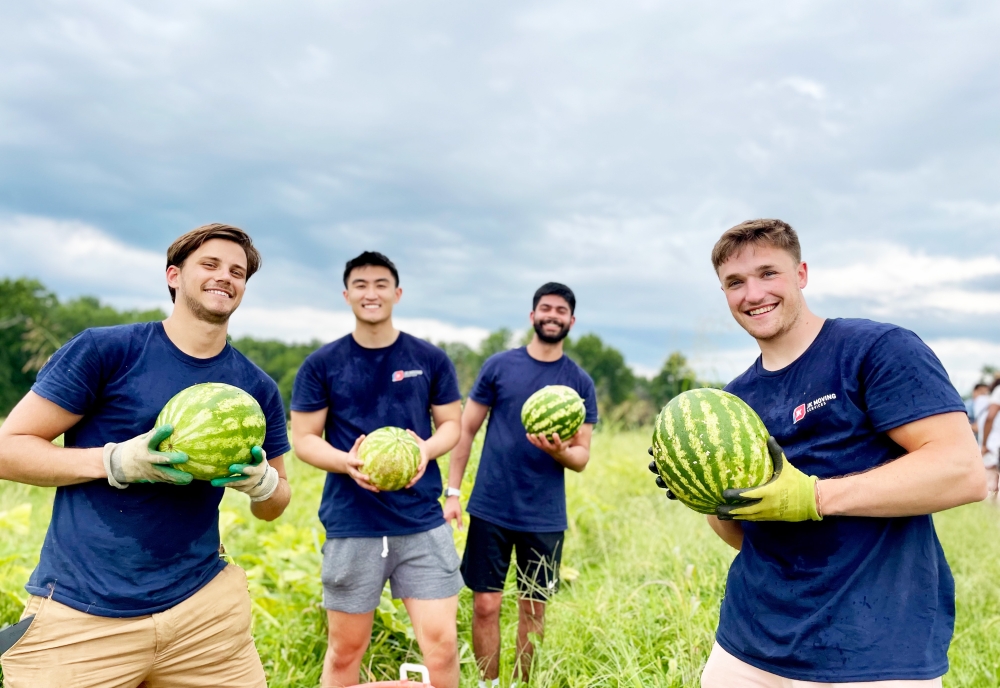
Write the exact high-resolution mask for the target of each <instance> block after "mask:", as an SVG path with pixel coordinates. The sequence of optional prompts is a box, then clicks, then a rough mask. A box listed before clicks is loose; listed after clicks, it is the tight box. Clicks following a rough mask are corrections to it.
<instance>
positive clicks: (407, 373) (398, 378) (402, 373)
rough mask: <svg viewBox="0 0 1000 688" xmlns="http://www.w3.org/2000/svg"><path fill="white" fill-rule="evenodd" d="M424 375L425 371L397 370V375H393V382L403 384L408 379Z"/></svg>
mask: <svg viewBox="0 0 1000 688" xmlns="http://www.w3.org/2000/svg"><path fill="white" fill-rule="evenodd" d="M423 374H424V371H422V370H397V371H396V372H395V373H393V374H392V381H393V382H402V381H403V380H405V379H406V378H408V377H417V376H418V375H423Z"/></svg>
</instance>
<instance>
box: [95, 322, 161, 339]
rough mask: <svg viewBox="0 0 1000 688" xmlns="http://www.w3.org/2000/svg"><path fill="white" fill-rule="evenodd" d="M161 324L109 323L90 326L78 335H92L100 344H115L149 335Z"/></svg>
mask: <svg viewBox="0 0 1000 688" xmlns="http://www.w3.org/2000/svg"><path fill="white" fill-rule="evenodd" d="M158 326H160V323H159V321H155V320H154V321H152V322H139V323H129V324H127V325H107V326H105V327H88V328H87V329H86V330H83V332H81V333H80V334H79V335H77V336H87V337H90V338H91V340H92V341H93V342H95V343H96V344H98V345H114V344H118V343H126V344H127V343H131V342H134V341H136V340H137V339H141V338H144V337H148V336H149V335H150V334H152V333H153V332H154V331H155V330H156V328H157V327H158Z"/></svg>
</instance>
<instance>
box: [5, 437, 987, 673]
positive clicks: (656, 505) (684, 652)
mask: <svg viewBox="0 0 1000 688" xmlns="http://www.w3.org/2000/svg"><path fill="white" fill-rule="evenodd" d="M648 443H649V436H648V433H641V432H627V433H610V432H598V433H597V434H596V435H595V437H594V449H593V458H592V459H591V464H590V466H589V467H588V468H587V470H586V471H585V472H584V473H583V474H580V475H576V474H569V475H568V477H567V486H568V488H567V489H568V500H569V513H570V532H569V533H568V537H567V543H566V552H565V564H566V566H567V567H569V568H570V569H572V570H573V571H569V570H566V571H564V575H565V576H567V577H569V576H572V574H573V573H574V572H575V573H577V574H578V575H577V576H576V577H575V579H574V580H572V581H571V582H568V583H566V584H565V587H564V589H563V591H562V592H561V593H560V594H559V595H558V596H557V597H556V598H555V600H554V601H553V602H552V603H551V604H550V607H549V611H548V616H547V634H546V637H545V639H544V642H543V643H542V644H541V646H540V650H539V652H538V654H537V658H536V664H535V673H534V681H533V683H534V684H535V685H538V686H545V687H546V688H548V687H556V686H566V687H568V688H570V687H571V688H582V687H584V686H635V687H636V688H638V687H640V686H644V687H650V686H697V685H698V677H699V675H700V671H701V667H702V665H703V664H704V662H705V659H706V658H707V656H708V651H709V650H710V648H711V646H712V638H713V632H714V628H715V624H716V622H717V619H718V612H719V600H720V598H721V596H722V592H723V589H724V585H725V577H726V570H727V568H728V565H729V562H730V561H731V560H732V557H733V555H734V553H733V552H732V550H730V549H729V548H728V547H727V546H726V545H724V544H723V543H722V542H721V541H719V540H718V539H717V538H716V537H715V535H714V534H712V532H711V531H710V530H709V528H708V526H707V525H706V524H705V523H704V520H703V517H701V516H699V515H698V514H695V513H693V512H690V511H688V510H687V509H685V508H684V507H682V506H680V505H678V504H676V503H669V502H668V501H667V500H666V499H665V498H664V497H663V495H662V493H661V492H660V491H659V490H657V489H656V488H655V487H654V486H653V482H652V479H651V477H650V476H649V474H648V473H647V471H646V468H645V464H646V463H647V461H648V458H647V457H646V453H645V452H646V447H647V446H648ZM288 464H289V473H290V478H291V482H292V486H293V490H294V496H293V500H292V504H291V506H290V507H289V509H288V511H287V512H286V513H285V515H284V516H282V518H280V519H279V520H278V521H276V522H275V523H263V522H260V521H256V520H255V519H253V518H252V517H251V516H250V512H249V508H248V506H247V503H246V500H245V498H242V495H237V494H229V495H227V497H226V499H225V501H224V502H223V508H222V518H221V527H222V537H223V542H224V543H225V546H226V550H227V552H228V553H229V555H231V556H232V557H233V559H234V560H235V561H236V562H237V563H239V564H240V565H241V566H243V567H244V568H245V569H246V570H247V571H248V573H249V577H250V581H251V592H252V595H253V599H254V614H255V637H256V639H257V647H258V649H259V651H260V654H261V657H262V658H263V660H264V664H265V667H266V669H267V673H268V676H269V680H270V682H269V685H270V686H271V687H272V688H284V687H291V686H295V687H296V688H300V687H312V686H317V685H318V683H319V680H318V679H319V671H320V662H321V658H322V654H323V651H324V648H325V622H324V614H323V611H322V609H321V608H320V606H319V602H320V583H319V568H320V554H319V548H320V544H321V542H322V540H323V533H322V531H321V528H320V526H319V522H318V520H317V518H316V509H317V506H318V504H319V496H320V491H321V489H322V483H323V475H322V474H321V473H320V472H319V471H317V470H315V469H313V468H311V467H309V466H306V465H305V464H302V463H300V462H298V461H296V460H290V461H288ZM471 472H472V471H471V470H470V473H471ZM466 482H467V484H466V486H465V488H466V489H465V490H464V492H465V493H466V494H468V488H469V487H470V486H471V482H472V476H471V475H469V476H467V481H466ZM51 498H52V490H46V489H40V488H31V487H26V486H23V485H16V484H12V483H0V533H3V537H2V538H0V625H5V624H6V623H9V622H11V621H14V620H16V618H17V616H18V615H19V613H20V610H21V606H22V604H23V601H24V599H25V593H24V590H23V588H22V586H23V584H24V581H25V580H26V578H27V576H28V573H29V572H30V570H31V568H32V567H33V565H34V563H35V561H36V559H37V554H38V550H39V547H40V545H41V541H42V537H43V536H44V533H45V527H46V524H47V522H48V518H49V510H50V503H51ZM936 522H937V526H938V531H939V533H940V536H941V540H942V541H943V543H944V547H945V550H946V552H947V554H948V559H949V561H950V562H951V566H952V569H953V571H954V573H955V579H956V584H957V589H958V619H957V627H956V633H955V639H954V642H953V643H952V646H951V663H952V669H951V672H950V673H949V674H948V675H947V676H946V677H945V685H946V686H949V687H954V688H957V687H959V686H962V687H967V686H968V687H971V686H983V687H987V686H991V687H992V686H997V685H1000V585H998V581H997V578H998V577H1000V539H998V537H997V536H998V534H1000V513H998V512H997V510H996V509H995V508H993V507H992V505H988V504H975V505H971V506H967V507H963V508H960V509H955V510H953V511H950V512H946V513H944V514H940V515H939V516H938V517H937V518H936ZM456 541H457V542H458V544H459V545H460V546H461V544H462V534H461V533H459V534H458V536H457V538H456ZM461 601H462V604H461V611H460V614H459V637H460V642H461V648H462V650H461V651H462V662H463V668H462V672H463V685H469V686H474V685H475V680H474V677H475V666H474V663H473V658H472V650H471V638H470V631H469V623H470V616H471V597H470V596H469V594H468V593H467V592H465V593H463V596H462V600H461ZM503 624H504V631H503V632H504V648H505V650H504V655H503V658H502V667H503V671H504V673H505V674H506V675H509V673H510V671H511V669H512V666H513V659H514V658H513V650H512V648H513V632H514V627H515V624H516V609H515V607H514V605H513V602H512V599H509V600H508V603H507V606H506V607H505V608H504V616H503ZM407 659H412V660H419V656H418V654H417V651H416V646H415V644H414V643H413V641H412V634H411V633H410V631H409V627H408V624H407V622H406V615H405V613H403V612H401V610H400V609H399V606H398V605H394V604H393V603H392V602H391V601H390V600H388V599H387V598H385V599H383V604H382V607H381V608H380V609H379V612H378V614H377V618H376V629H375V633H374V634H373V640H372V647H371V650H370V651H369V653H368V656H367V657H366V662H365V666H366V667H367V670H368V672H369V673H370V679H371V680H375V679H385V678H395V671H396V667H397V666H398V664H399V663H400V662H401V661H404V660H407Z"/></svg>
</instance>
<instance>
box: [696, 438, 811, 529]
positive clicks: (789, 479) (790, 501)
mask: <svg viewBox="0 0 1000 688" xmlns="http://www.w3.org/2000/svg"><path fill="white" fill-rule="evenodd" d="M767 451H768V453H769V454H770V455H771V464H772V465H773V466H774V473H773V475H772V476H771V479H770V480H768V481H767V482H766V483H764V484H763V485H761V486H759V487H748V488H743V489H732V488H730V489H728V490H723V492H722V497H723V499H725V500H726V503H725V504H720V505H719V506H718V507H717V508H716V510H715V513H716V515H717V516H718V517H719V518H720V519H723V520H728V519H738V520H741V521H787V522H797V521H806V520H813V521H822V520H823V516H822V514H820V512H819V505H818V503H817V500H816V481H817V480H818V478H817V477H816V476H814V475H806V474H805V473H803V472H802V471H800V470H799V469H797V468H796V467H795V466H793V465H792V464H790V463H789V462H788V459H787V458H785V452H784V451H783V450H782V448H781V447H780V446H779V445H778V442H777V440H775V439H774V438H773V437H768V438H767Z"/></svg>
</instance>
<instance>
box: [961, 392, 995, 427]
mask: <svg viewBox="0 0 1000 688" xmlns="http://www.w3.org/2000/svg"><path fill="white" fill-rule="evenodd" d="M989 406H990V385H989V384H988V383H986V382H977V383H976V384H975V386H973V388H972V396H971V397H969V398H968V399H967V400H966V402H965V410H966V411H967V412H968V413H969V424H970V425H972V431H973V432H974V433H976V435H978V434H979V431H980V430H981V429H982V428H981V424H980V422H979V421H980V418H979V415H980V413H981V412H982V411H983V410H984V409H988V408H989Z"/></svg>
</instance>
